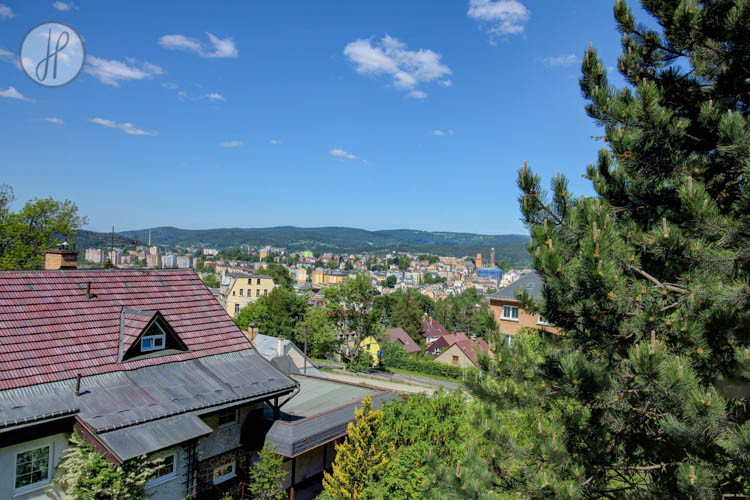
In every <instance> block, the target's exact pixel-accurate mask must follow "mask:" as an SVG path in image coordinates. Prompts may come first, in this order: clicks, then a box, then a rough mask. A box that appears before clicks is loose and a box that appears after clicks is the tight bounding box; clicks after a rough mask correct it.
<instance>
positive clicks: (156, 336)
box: [141, 323, 167, 352]
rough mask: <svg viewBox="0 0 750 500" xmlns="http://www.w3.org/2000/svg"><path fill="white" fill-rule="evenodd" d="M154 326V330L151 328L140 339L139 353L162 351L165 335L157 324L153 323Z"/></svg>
mask: <svg viewBox="0 0 750 500" xmlns="http://www.w3.org/2000/svg"><path fill="white" fill-rule="evenodd" d="M154 326H156V328H152V329H151V330H150V331H149V333H148V335H144V336H143V337H141V352H146V351H159V350H161V349H164V344H165V340H166V337H167V335H166V333H164V330H162V329H161V326H159V324H158V323H155V324H154Z"/></svg>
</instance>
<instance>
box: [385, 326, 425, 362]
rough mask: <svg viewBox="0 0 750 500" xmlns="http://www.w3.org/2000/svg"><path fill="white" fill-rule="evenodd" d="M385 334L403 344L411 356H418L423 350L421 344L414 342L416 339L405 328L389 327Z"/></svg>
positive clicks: (389, 338)
mask: <svg viewBox="0 0 750 500" xmlns="http://www.w3.org/2000/svg"><path fill="white" fill-rule="evenodd" d="M385 335H386V337H387V338H388V340H390V341H391V342H398V343H399V344H401V345H402V346H403V348H404V350H405V351H406V353H407V354H409V355H411V356H416V355H417V354H419V352H420V351H421V349H420V348H419V345H417V343H416V342H414V339H412V338H411V337H410V336H409V334H408V333H406V330H404V329H403V328H389V329H388V330H386V332H385Z"/></svg>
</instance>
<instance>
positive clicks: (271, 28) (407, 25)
mask: <svg viewBox="0 0 750 500" xmlns="http://www.w3.org/2000/svg"><path fill="white" fill-rule="evenodd" d="M0 2H1V3H0V117H2V118H0V169H2V171H1V173H0V182H3V183H7V184H10V185H11V186H13V188H14V189H15V192H16V197H17V200H18V201H17V203H18V204H20V203H23V202H24V201H25V200H28V199H30V198H33V197H42V196H50V195H51V196H53V197H55V198H58V199H71V200H73V201H75V202H76V203H77V204H78V206H79V208H80V210H81V212H82V214H84V215H86V216H87V217H88V218H89V222H90V223H89V226H88V227H89V228H90V229H94V230H105V231H106V230H109V229H110V228H111V227H112V226H113V225H114V226H115V228H116V230H126V229H138V228H144V227H155V226H162V225H172V226H177V227H183V228H190V229H199V228H213V227H265V226H275V225H296V226H308V227H309V226H327V225H337V226H352V227H361V228H365V229H388V228H412V229H424V230H446V231H466V232H479V233H488V234H502V233H521V232H523V231H524V228H523V225H522V224H521V223H520V221H519V212H518V208H517V202H516V197H517V195H518V192H517V188H516V186H515V176H516V171H517V169H518V168H519V167H520V166H521V165H522V164H523V162H524V161H528V162H529V165H530V166H532V168H534V169H535V170H536V171H538V172H539V173H540V174H541V175H543V176H544V177H545V178H546V179H550V178H551V177H552V176H554V175H555V174H556V172H557V171H561V172H563V173H564V174H566V175H568V176H569V177H570V179H571V181H572V186H573V189H574V191H575V192H576V193H585V194H590V193H591V190H590V187H589V184H588V182H587V181H585V180H584V179H582V178H581V174H582V173H583V172H584V170H585V166H586V165H587V164H588V163H590V162H591V161H593V160H594V158H595V155H596V151H597V149H599V148H600V147H602V143H600V142H596V141H594V140H592V139H591V136H592V135H599V134H601V131H600V130H599V129H597V127H596V126H595V125H594V124H593V123H592V121H591V120H590V119H589V118H588V117H587V116H586V115H585V113H584V110H583V105H584V102H583V100H582V98H581V96H580V91H579V88H578V81H577V78H578V74H579V72H580V58H581V56H582V54H583V51H584V50H585V48H586V47H587V46H588V44H589V42H591V43H593V45H594V46H595V47H596V48H597V49H599V51H600V54H601V56H602V57H603V58H604V60H605V64H606V65H607V66H614V65H615V64H616V58H617V55H618V53H619V51H620V47H619V38H618V34H617V32H616V31H615V29H614V20H613V18H612V3H613V2H612V1H608V0H590V1H584V0H559V1H555V2H550V1H549V0H494V1H493V0H461V1H458V0H456V1H441V2H436V1H434V0H428V1H409V2H403V1H395V0H394V1H378V2H372V1H371V2H334V1H316V2H302V1H300V2H264V3H260V2H245V1H225V2H220V3H217V2H189V1H184V2H146V1H143V2H136V1H129V2H95V1H84V0H77V1H75V2H61V1H57V2H52V1H51V0H48V1H30V0H23V1H9V0H0ZM637 13H639V12H638V11H637ZM639 17H640V18H641V19H643V16H642V15H639ZM44 21H59V22H63V23H67V24H69V25H70V26H72V27H73V28H75V29H76V31H77V32H78V33H80V35H81V36H82V38H83V39H84V42H85V47H86V54H87V64H86V66H85V68H84V71H83V72H82V73H81V74H80V75H79V77H78V78H77V79H75V80H73V81H72V82H71V83H70V84H68V85H66V86H63V87H59V88H46V87H42V86H40V85H38V84H36V83H34V82H32V81H31V80H30V79H29V78H28V77H27V76H26V75H25V74H24V73H23V72H22V71H21V70H20V69H19V68H18V67H17V64H16V60H17V53H18V50H19V46H20V43H21V40H22V39H23V36H24V35H25V34H26V32H28V31H29V30H30V29H31V28H32V27H34V26H35V25H37V24H39V23H41V22H44ZM612 75H613V76H614V81H615V82H616V83H619V82H621V80H620V79H619V77H618V76H617V75H616V72H613V73H612Z"/></svg>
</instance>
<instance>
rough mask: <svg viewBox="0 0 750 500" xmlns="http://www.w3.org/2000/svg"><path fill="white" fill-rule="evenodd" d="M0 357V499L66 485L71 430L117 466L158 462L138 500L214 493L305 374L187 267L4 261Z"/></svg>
mask: <svg viewBox="0 0 750 500" xmlns="http://www.w3.org/2000/svg"><path fill="white" fill-rule="evenodd" d="M0 359H2V362H1V363H0V498H14V499H30V498H57V497H59V496H61V495H60V492H58V491H57V490H56V486H55V485H54V483H53V478H54V477H55V476H56V474H59V472H58V471H57V467H58V465H59V463H60V459H61V457H62V455H63V452H64V451H65V450H66V448H67V447H68V446H69V442H68V438H69V437H70V435H71V433H72V432H73V431H74V430H77V431H78V433H79V434H80V435H81V437H82V438H83V439H84V440H85V441H86V442H88V443H90V444H91V445H92V446H93V447H94V449H95V450H96V451H97V452H99V453H100V454H102V455H104V457H105V458H106V459H107V460H108V461H110V462H112V463H114V464H117V465H119V464H122V463H125V462H127V461H128V460H131V459H133V458H134V457H137V456H140V455H146V456H147V457H148V458H162V459H164V462H163V465H162V466H161V467H160V469H159V470H158V471H157V473H156V476H155V477H153V478H152V479H151V480H150V481H149V482H148V483H147V485H146V497H147V498H154V499H166V500H170V499H181V498H185V497H190V496H192V495H197V496H198V497H206V498H217V497H218V496H219V490H221V489H224V488H231V487H233V486H234V485H236V483H237V482H238V481H240V480H247V479H246V472H247V469H248V466H249V463H250V460H251V457H252V456H254V454H255V451H256V450H257V449H259V448H260V447H261V446H262V444H263V440H264V436H265V435H264V434H263V433H262V432H261V431H260V430H259V429H258V428H257V426H256V425H255V422H256V420H257V418H263V417H262V416H263V414H264V408H265V407H266V406H268V407H269V408H270V411H271V413H272V418H276V419H278V418H280V411H281V406H282V404H283V401H282V398H288V397H289V396H290V395H291V394H293V393H294V392H296V391H298V390H299V385H300V383H299V382H298V381H297V380H294V379H292V378H290V377H289V376H288V375H286V374H285V373H283V372H282V371H281V370H279V369H278V368H277V367H276V366H274V365H273V364H271V363H269V362H268V361H267V360H265V359H264V358H263V357H262V356H261V355H260V354H258V352H257V351H256V350H255V349H253V348H252V346H251V344H250V343H249V342H248V340H247V338H246V337H245V335H244V334H243V333H242V332H241V331H240V330H239V329H238V328H237V326H236V325H235V324H234V322H233V321H232V320H231V319H230V318H229V317H228V316H227V314H226V313H225V312H224V310H223V309H222V307H221V306H220V305H219V304H218V303H217V301H216V300H215V299H214V298H213V297H212V295H211V293H210V292H209V291H208V289H207V288H206V287H205V286H204V285H203V283H202V282H201V280H200V278H199V277H198V275H197V274H195V273H194V272H193V271H190V270H186V271H182V270H98V271H76V270H70V271H65V270H59V271H13V272H2V273H0Z"/></svg>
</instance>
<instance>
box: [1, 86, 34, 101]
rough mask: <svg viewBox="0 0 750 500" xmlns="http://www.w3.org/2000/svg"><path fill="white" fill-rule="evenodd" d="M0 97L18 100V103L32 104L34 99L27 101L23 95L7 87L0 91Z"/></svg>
mask: <svg viewBox="0 0 750 500" xmlns="http://www.w3.org/2000/svg"><path fill="white" fill-rule="evenodd" d="M0 97H6V98H8V99H18V100H19V101H26V102H34V99H29V98H28V97H24V96H23V95H21V93H20V92H19V91H17V90H16V89H15V87H8V88H7V89H5V90H1V89H0Z"/></svg>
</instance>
